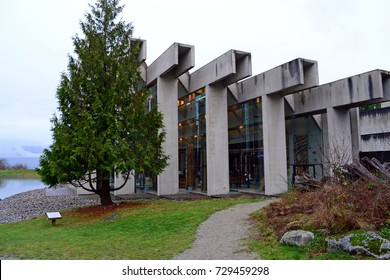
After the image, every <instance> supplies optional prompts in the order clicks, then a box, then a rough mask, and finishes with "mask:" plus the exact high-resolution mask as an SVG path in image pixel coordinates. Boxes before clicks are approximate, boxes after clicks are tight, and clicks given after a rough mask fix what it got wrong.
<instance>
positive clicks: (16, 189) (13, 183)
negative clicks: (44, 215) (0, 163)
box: [0, 179, 45, 199]
mask: <svg viewBox="0 0 390 280" xmlns="http://www.w3.org/2000/svg"><path fill="white" fill-rule="evenodd" d="M44 187H45V185H44V184H43V183H42V182H41V181H40V180H37V179H0V199H4V198H6V197H10V196H12V195H14V194H17V193H21V192H27V191H31V190H35V189H42V188H44Z"/></svg>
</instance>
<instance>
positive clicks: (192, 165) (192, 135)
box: [177, 88, 207, 192]
mask: <svg viewBox="0 0 390 280" xmlns="http://www.w3.org/2000/svg"><path fill="white" fill-rule="evenodd" d="M177 103H178V104H177V105H178V120H179V123H178V130H179V139H178V141H179V187H180V188H185V189H187V190H189V191H194V190H195V191H201V192H206V191H207V156H206V155H207V151H206V95H205V90H204V88H203V89H200V90H198V91H196V92H193V93H190V94H188V95H185V96H182V97H181V98H179V99H178V101H177Z"/></svg>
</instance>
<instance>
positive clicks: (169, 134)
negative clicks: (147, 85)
mask: <svg viewBox="0 0 390 280" xmlns="http://www.w3.org/2000/svg"><path fill="white" fill-rule="evenodd" d="M177 94H178V80H177V79H175V78H174V77H173V76H172V75H165V76H159V77H158V78H157V102H158V106H159V107H158V108H159V110H160V112H161V113H162V114H163V118H164V129H165V131H166V140H165V142H164V143H163V150H164V151H165V153H166V154H167V155H169V157H170V158H169V161H168V163H169V165H168V167H167V168H165V170H164V171H163V172H162V173H161V174H160V175H158V177H157V186H158V187H157V194H158V195H169V194H176V193H177V192H178V191H179V171H178V170H179V166H178V165H179V155H178V154H179V146H178V140H177V139H178V128H177V125H178V116H177V114H178V113H177Z"/></svg>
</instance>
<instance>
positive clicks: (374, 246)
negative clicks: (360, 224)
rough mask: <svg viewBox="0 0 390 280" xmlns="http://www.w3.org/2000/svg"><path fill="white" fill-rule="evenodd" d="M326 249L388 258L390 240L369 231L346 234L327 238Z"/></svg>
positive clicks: (389, 257) (389, 254)
mask: <svg viewBox="0 0 390 280" xmlns="http://www.w3.org/2000/svg"><path fill="white" fill-rule="evenodd" d="M327 242H328V251H329V252H334V251H345V252H347V253H349V254H352V255H365V256H372V257H375V258H377V259H390V241H389V240H387V239H385V238H383V237H381V236H380V235H378V234H376V233H375V232H371V231H364V232H358V233H351V234H348V235H346V236H344V237H342V238H340V239H338V240H336V239H328V240H327Z"/></svg>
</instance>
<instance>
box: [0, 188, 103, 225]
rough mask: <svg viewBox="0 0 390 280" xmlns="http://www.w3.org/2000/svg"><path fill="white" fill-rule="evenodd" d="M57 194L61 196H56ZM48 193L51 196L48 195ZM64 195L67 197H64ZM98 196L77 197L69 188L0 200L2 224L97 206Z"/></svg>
mask: <svg viewBox="0 0 390 280" xmlns="http://www.w3.org/2000/svg"><path fill="white" fill-rule="evenodd" d="M53 191H54V193H55V192H57V193H58V194H59V195H55V194H54V193H53ZM47 192H48V194H49V195H47V194H46V193H47ZM64 193H65V194H66V195H64ZM99 203H100V199H99V198H98V197H97V196H90V195H86V196H76V195H74V194H72V192H69V189H68V188H67V187H62V188H56V189H54V190H53V189H50V191H49V189H37V190H32V191H28V192H23V193H19V194H16V195H13V196H10V197H7V198H5V199H2V200H0V224H6V223H15V222H20V221H24V220H29V219H32V218H34V217H37V216H41V215H44V214H45V213H46V212H53V211H61V210H64V209H67V208H75V207H81V206H87V205H97V204H99Z"/></svg>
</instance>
